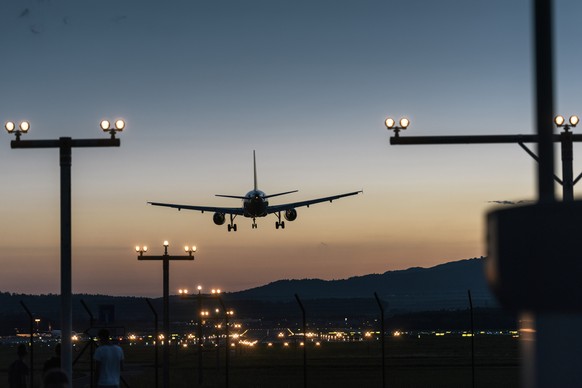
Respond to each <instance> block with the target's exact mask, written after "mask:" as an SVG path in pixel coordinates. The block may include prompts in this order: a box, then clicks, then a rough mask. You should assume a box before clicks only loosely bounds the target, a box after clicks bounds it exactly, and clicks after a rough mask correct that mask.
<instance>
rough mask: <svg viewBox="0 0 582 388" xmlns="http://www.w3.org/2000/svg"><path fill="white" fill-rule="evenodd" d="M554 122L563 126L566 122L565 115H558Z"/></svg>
mask: <svg viewBox="0 0 582 388" xmlns="http://www.w3.org/2000/svg"><path fill="white" fill-rule="evenodd" d="M554 123H556V125H557V126H558V127H561V126H562V125H563V124H564V116H560V115H557V116H556V117H555V118H554Z"/></svg>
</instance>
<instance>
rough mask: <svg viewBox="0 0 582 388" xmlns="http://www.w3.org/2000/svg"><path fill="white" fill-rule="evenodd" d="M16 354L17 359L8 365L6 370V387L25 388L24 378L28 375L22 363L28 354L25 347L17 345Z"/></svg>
mask: <svg viewBox="0 0 582 388" xmlns="http://www.w3.org/2000/svg"><path fill="white" fill-rule="evenodd" d="M16 354H17V355H18V359H17V360H16V361H14V362H13V363H12V364H10V367H9V368H8V386H9V387H10V388H26V386H27V384H26V378H27V377H28V374H29V371H28V365H26V364H25V363H24V357H26V355H27V354H28V351H27V350H26V345H24V344H20V345H18V348H16Z"/></svg>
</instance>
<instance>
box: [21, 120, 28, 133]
mask: <svg viewBox="0 0 582 388" xmlns="http://www.w3.org/2000/svg"><path fill="white" fill-rule="evenodd" d="M19 127H20V130H21V131H22V132H28V130H29V129H30V123H29V122H28V121H23V122H21V123H20V125H19Z"/></svg>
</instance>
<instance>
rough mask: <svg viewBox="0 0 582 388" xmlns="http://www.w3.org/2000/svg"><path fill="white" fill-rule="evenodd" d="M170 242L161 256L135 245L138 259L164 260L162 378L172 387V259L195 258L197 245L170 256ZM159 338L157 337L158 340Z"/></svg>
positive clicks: (166, 385)
mask: <svg viewBox="0 0 582 388" xmlns="http://www.w3.org/2000/svg"><path fill="white" fill-rule="evenodd" d="M169 245H170V243H169V242H168V241H167V240H166V241H164V254H163V255H160V256H153V255H148V256H146V255H144V253H146V252H147V251H148V247H147V246H139V245H137V246H136V247H135V251H136V252H137V254H138V256H137V259H138V260H161V261H162V271H163V275H162V276H163V294H164V296H163V301H164V312H163V329H162V330H163V332H164V347H163V355H162V357H163V370H162V380H163V387H164V388H169V387H170V336H171V333H170V260H190V261H191V260H194V252H196V247H195V246H194V245H192V246H188V245H186V246H185V247H184V251H185V252H186V253H187V255H184V256H176V255H172V256H170V255H169V254H168V246H169ZM158 340H159V338H156V341H158Z"/></svg>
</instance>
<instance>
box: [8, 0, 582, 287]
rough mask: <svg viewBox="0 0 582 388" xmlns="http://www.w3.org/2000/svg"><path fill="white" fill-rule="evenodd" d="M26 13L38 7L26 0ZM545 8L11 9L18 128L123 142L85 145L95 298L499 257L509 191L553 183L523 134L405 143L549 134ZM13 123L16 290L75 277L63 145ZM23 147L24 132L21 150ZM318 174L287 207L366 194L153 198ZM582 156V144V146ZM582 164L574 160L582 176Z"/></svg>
mask: <svg viewBox="0 0 582 388" xmlns="http://www.w3.org/2000/svg"><path fill="white" fill-rule="evenodd" d="M555 8H556V15H555V16H556V36H555V41H556V57H555V64H556V109H557V111H558V112H559V113H562V114H564V115H570V114H574V113H576V114H582V111H581V110H582V101H581V97H580V90H582V78H581V77H580V70H579V69H580V65H579V64H580V63H581V62H582V61H581V60H582V51H581V50H580V42H582V26H581V25H580V23H579V18H578V16H579V15H580V14H581V12H582V3H580V2H578V1H574V0H569V1H565V0H564V1H556V7H555ZM25 10H28V11H27V12H25ZM530 22H531V5H530V1H526V0H516V1H510V2H509V1H502V0H496V1H491V0H481V1H465V0H456V1H452V0H445V1H438V2H437V1H430V0H424V1H421V0H417V1H414V0H412V1H411V0H401V1H395V0H392V1H372V0H361V1H345V0H333V1H332V0H328V1H304V0H299V1H278V0H275V1H273V0H269V1H266V0H265V1H254V0H251V1H245V2H240V1H204V2H203V1H190V0H189V1H169V2H160V1H153V0H140V1H89V0H87V1H73V0H28V1H11V2H2V4H1V5H0V47H1V51H2V53H3V60H2V72H1V73H0V80H1V82H0V87H1V90H2V93H1V94H0V121H2V122H5V121H8V120H12V121H20V120H22V119H27V120H30V122H31V125H32V128H31V130H30V133H29V134H27V135H25V136H26V138H27V139H44V138H56V137H59V136H73V137H76V138H98V137H105V136H104V135H102V134H101V133H100V131H99V127H98V123H99V121H100V120H101V119H102V118H110V119H115V118H117V117H123V118H124V119H125V120H126V121H127V129H126V131H125V132H123V134H121V136H120V137H121V139H122V140H121V142H122V145H121V148H119V149H83V150H74V151H73V225H74V233H73V245H74V248H73V253H74V256H73V257H74V278H73V290H74V292H90V293H107V294H118V295H148V296H155V295H159V294H160V293H161V263H155V262H138V261H137V259H136V256H135V254H134V251H133V247H134V245H136V244H147V245H148V246H149V247H150V252H151V253H153V254H156V252H157V253H161V252H162V246H161V244H162V241H163V240H164V239H167V240H169V241H170V243H171V244H172V246H171V247H170V252H171V253H172V252H173V253H177V254H178V253H180V254H181V246H182V245H183V244H185V243H188V244H196V245H197V246H198V248H199V251H198V253H197V255H196V256H197V257H196V261H195V262H193V263H191V262H182V263H173V264H171V289H172V290H174V289H177V288H179V287H194V286H195V285H197V284H202V285H203V286H206V287H216V286H219V287H222V288H223V289H226V290H230V291H234V290H240V289H245V288H249V287H252V286H256V285H261V284H264V283H266V282H269V281H274V280H277V279H282V278H306V277H307V278H312V277H317V278H323V279H337V278H345V277H349V276H354V275H362V274H368V273H381V272H385V271H387V270H394V269H403V268H408V267H411V266H432V265H436V264H439V263H442V262H446V261H451V260H458V259H464V258H469V257H475V256H480V255H484V254H485V248H484V217H483V216H484V214H485V212H486V211H487V210H488V209H490V208H491V204H489V203H488V201H490V200H517V199H532V198H535V179H534V176H535V175H534V174H535V165H534V162H533V161H532V160H531V158H530V157H529V156H527V155H526V154H525V153H524V152H523V151H522V150H521V149H520V148H519V147H518V146H517V145H495V146H415V147H412V146H411V147H407V146H390V145H389V136H390V134H389V133H388V132H387V131H386V130H385V128H384V127H383V121H384V118H385V117H386V116H388V115H389V116H393V117H394V118H396V119H398V118H399V117H401V116H406V117H409V118H410V120H411V126H410V128H409V130H408V131H407V132H406V133H405V134H404V136H405V135H407V134H410V135H413V134H414V135H429V134H434V135H447V134H495V133H507V134H509V133H533V132H534V130H533V126H532V118H533V110H532V106H533V105H532V101H533V97H532V96H533V95H532V63H531V59H532V51H531V46H532V41H531V28H532V27H531V23H530ZM10 140H11V138H10V136H9V135H8V134H6V133H5V132H4V133H3V134H2V135H0V165H2V166H3V168H2V172H1V173H0V176H1V180H2V182H3V184H2V185H1V186H0V198H1V205H0V227H1V228H2V233H1V236H2V237H1V240H0V252H1V253H0V260H1V262H2V264H3V270H2V271H1V272H0V290H3V291H14V292H31V293H32V292H35V293H36V292H58V290H59V274H58V271H59V191H58V190H59V183H58V182H59V168H58V152H57V151H56V150H11V149H10V146H9V141H10ZM2 144H3V145H2ZM252 150H256V151H257V163H258V173H259V187H260V188H261V189H262V190H263V191H265V192H267V193H274V192H279V191H286V190H293V189H299V190H300V191H299V193H297V194H292V195H290V196H288V197H286V198H285V197H281V198H276V199H273V200H272V202H273V203H280V202H282V201H286V200H302V199H308V198H311V197H317V196H326V195H332V194H336V193H341V192H345V191H352V190H357V189H364V194H363V195H360V196H358V197H352V198H347V199H343V200H340V201H338V202H334V203H333V204H331V205H330V204H321V205H318V206H313V207H311V208H309V209H299V217H298V219H297V221H295V222H293V223H288V225H287V228H286V229H285V230H284V231H281V230H275V228H274V221H275V218H274V217H269V218H267V219H260V220H259V221H258V223H259V228H258V229H257V230H252V229H251V226H250V221H249V220H246V219H239V220H237V221H238V225H239V231H238V232H237V233H227V231H226V227H225V226H222V227H219V226H215V225H214V224H213V223H212V215H211V214H206V213H205V214H200V213H199V212H187V211H182V212H177V211H175V210H171V209H163V208H154V207H149V206H146V204H145V203H146V201H163V202H178V203H186V204H188V203H190V204H201V205H205V204H208V205H217V206H222V205H224V206H231V205H238V204H239V202H238V201H237V200H229V199H224V198H216V197H214V194H235V195H242V194H244V193H246V192H247V191H248V190H249V189H250V188H251V187H252ZM581 150H582V149H581V148H580V147H579V146H577V145H576V146H575V151H574V152H575V159H576V157H577V156H578V155H580V151H581ZM580 160H582V159H581V158H578V160H575V173H578V172H579V171H580V170H582V163H580V162H579V161H580Z"/></svg>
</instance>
